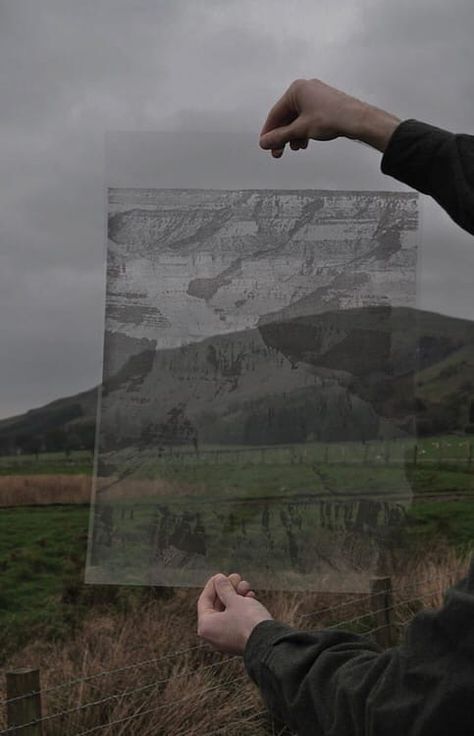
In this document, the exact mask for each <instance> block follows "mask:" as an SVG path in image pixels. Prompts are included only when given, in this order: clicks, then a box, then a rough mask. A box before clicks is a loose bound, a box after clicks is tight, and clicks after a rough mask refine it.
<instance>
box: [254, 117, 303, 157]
mask: <svg viewBox="0 0 474 736" xmlns="http://www.w3.org/2000/svg"><path fill="white" fill-rule="evenodd" d="M297 132H298V131H297V128H296V126H295V124H294V123H291V124H290V125H282V126H281V127H279V128H273V130H270V131H269V132H268V133H265V134H264V135H262V136H260V147H261V148H263V149H264V150H268V149H272V150H275V149H280V148H283V147H284V146H285V144H286V143H289V142H290V141H291V140H292V139H293V138H297V137H298V135H297Z"/></svg>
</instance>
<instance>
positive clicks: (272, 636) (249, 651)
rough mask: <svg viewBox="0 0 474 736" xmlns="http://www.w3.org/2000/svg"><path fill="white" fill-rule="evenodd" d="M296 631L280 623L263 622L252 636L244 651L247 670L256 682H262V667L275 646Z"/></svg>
mask: <svg viewBox="0 0 474 736" xmlns="http://www.w3.org/2000/svg"><path fill="white" fill-rule="evenodd" d="M292 631H294V629H292V628H291V626H288V625H287V624H282V623H280V622H279V621H273V619H272V620H269V621H261V622H260V623H259V624H257V625H256V626H255V628H254V629H253V631H252V633H251V634H250V636H249V638H248V640H247V644H246V647H245V651H244V664H245V668H246V670H247V672H248V674H249V675H250V677H251V678H252V680H254V682H256V683H257V684H259V682H260V680H261V670H262V666H263V665H264V664H265V662H266V660H267V658H268V656H269V655H270V653H271V649H272V647H273V645H274V644H275V643H276V642H277V641H278V640H279V639H281V638H282V637H284V636H286V635H287V634H289V633H291V632H292Z"/></svg>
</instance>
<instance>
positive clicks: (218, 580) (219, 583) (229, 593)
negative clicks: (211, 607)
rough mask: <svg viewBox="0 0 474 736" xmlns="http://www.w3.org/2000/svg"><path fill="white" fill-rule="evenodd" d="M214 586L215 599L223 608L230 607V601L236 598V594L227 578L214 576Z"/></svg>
mask: <svg viewBox="0 0 474 736" xmlns="http://www.w3.org/2000/svg"><path fill="white" fill-rule="evenodd" d="M214 586H215V589H216V593H217V597H218V598H219V600H220V601H221V603H223V604H224V606H228V605H230V603H232V600H233V599H234V598H235V597H236V596H237V592H236V590H235V588H234V586H233V585H232V583H231V582H230V580H229V578H226V576H225V575H216V577H215V578H214Z"/></svg>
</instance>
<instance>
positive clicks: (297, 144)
mask: <svg viewBox="0 0 474 736" xmlns="http://www.w3.org/2000/svg"><path fill="white" fill-rule="evenodd" d="M307 146H308V141H307V140H306V139H305V138H294V139H293V140H292V141H290V148H291V150H292V151H299V150H300V148H306V147H307Z"/></svg>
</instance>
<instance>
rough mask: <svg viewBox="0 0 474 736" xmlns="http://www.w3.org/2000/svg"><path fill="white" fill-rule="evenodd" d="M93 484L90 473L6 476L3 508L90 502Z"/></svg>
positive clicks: (0, 483) (0, 494)
mask: <svg viewBox="0 0 474 736" xmlns="http://www.w3.org/2000/svg"><path fill="white" fill-rule="evenodd" d="M91 483H92V480H91V478H90V477H89V476H87V475H3V476H0V507H7V506H48V505H51V504H88V503H90V498H91Z"/></svg>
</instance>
